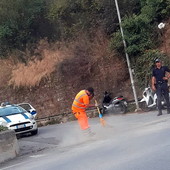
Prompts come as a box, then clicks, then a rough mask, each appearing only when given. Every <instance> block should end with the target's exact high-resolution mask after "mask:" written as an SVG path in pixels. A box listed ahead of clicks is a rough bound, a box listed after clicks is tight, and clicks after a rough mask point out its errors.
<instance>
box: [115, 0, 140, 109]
mask: <svg viewBox="0 0 170 170" xmlns="http://www.w3.org/2000/svg"><path fill="white" fill-rule="evenodd" d="M115 5H116V10H117V15H118V19H119V25H120V31H121V34H122V40H123V45H124V50H125V55H126V61H127V65H128V70H129V74H130V80H131V85H132V90H133V94H134V98H135V103H136V111H138V110H140V108H139V103H138V99H137V95H136V89H135V85H134V80H133V74H132V69H131V66H130V61H129V56H128V53H127V51H126V49H127V45H126V41H125V38H124V33H123V28H122V24H121V17H120V12H119V6H118V2H117V0H115Z"/></svg>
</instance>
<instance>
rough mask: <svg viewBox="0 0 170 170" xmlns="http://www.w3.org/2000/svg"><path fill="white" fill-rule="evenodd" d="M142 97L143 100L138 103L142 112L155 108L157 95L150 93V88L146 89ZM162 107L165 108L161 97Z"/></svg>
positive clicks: (164, 102)
mask: <svg viewBox="0 0 170 170" xmlns="http://www.w3.org/2000/svg"><path fill="white" fill-rule="evenodd" d="M142 96H143V98H142V99H141V100H140V101H139V105H140V108H141V109H142V110H143V111H150V110H152V109H156V108H157V95H156V93H154V92H153V91H152V89H151V87H146V88H145V90H144V91H143V95H142ZM162 107H163V108H164V107H166V101H165V99H164V97H163V96H162Z"/></svg>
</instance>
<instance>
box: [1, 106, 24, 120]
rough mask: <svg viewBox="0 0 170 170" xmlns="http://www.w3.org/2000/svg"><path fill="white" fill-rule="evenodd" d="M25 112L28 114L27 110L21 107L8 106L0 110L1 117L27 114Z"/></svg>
mask: <svg viewBox="0 0 170 170" xmlns="http://www.w3.org/2000/svg"><path fill="white" fill-rule="evenodd" d="M25 112H26V110H24V109H23V108H21V107H16V106H7V107H2V108H0V117H1V116H9V115H14V114H19V113H25Z"/></svg>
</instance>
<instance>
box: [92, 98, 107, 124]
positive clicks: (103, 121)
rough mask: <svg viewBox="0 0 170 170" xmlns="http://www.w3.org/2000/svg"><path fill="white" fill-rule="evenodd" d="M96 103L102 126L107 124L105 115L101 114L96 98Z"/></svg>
mask: <svg viewBox="0 0 170 170" xmlns="http://www.w3.org/2000/svg"><path fill="white" fill-rule="evenodd" d="M95 103H96V105H97V111H98V114H99V118H100V123H101V125H102V126H105V125H106V121H105V120H104V119H103V116H102V114H101V112H100V109H99V107H98V103H97V101H96V100H95Z"/></svg>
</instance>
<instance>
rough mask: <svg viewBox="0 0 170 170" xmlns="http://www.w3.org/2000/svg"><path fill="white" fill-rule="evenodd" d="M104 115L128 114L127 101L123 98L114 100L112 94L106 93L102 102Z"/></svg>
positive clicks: (119, 97)
mask: <svg viewBox="0 0 170 170" xmlns="http://www.w3.org/2000/svg"><path fill="white" fill-rule="evenodd" d="M102 112H103V114H106V113H110V114H112V113H113V114H117V113H126V112H127V101H126V100H125V98H124V97H123V96H118V97H115V98H113V99H112V97H111V94H110V93H108V92H107V91H105V93H104V98H103V101H102Z"/></svg>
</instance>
